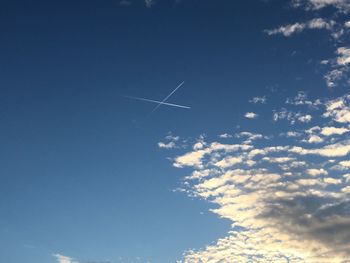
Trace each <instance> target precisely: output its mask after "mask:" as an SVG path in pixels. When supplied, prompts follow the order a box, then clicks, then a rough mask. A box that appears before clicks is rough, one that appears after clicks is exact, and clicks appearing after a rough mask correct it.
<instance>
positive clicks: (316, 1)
mask: <svg viewBox="0 0 350 263" xmlns="http://www.w3.org/2000/svg"><path fill="white" fill-rule="evenodd" d="M293 5H294V6H295V7H300V6H305V7H306V8H307V9H314V10H318V9H322V8H325V7H328V6H333V7H335V8H337V9H338V10H339V11H341V12H345V13H347V12H349V11H350V3H349V1H348V0H293Z"/></svg>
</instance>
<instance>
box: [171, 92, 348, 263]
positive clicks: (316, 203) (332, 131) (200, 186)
mask: <svg viewBox="0 0 350 263" xmlns="http://www.w3.org/2000/svg"><path fill="white" fill-rule="evenodd" d="M349 96H350V95H344V96H342V97H339V98H336V99H333V100H322V101H323V102H322V103H320V104H319V105H318V107H319V110H318V111H317V114H318V115H319V116H315V118H317V119H319V120H320V122H319V123H318V126H311V127H307V128H305V130H303V131H300V130H299V131H296V130H294V129H293V127H291V126H289V130H288V131H287V132H285V133H282V134H283V136H287V134H288V140H287V141H288V144H286V145H279V144H276V143H277V142H276V141H274V140H265V141H264V144H262V145H264V146H262V147H258V146H255V145H253V144H245V141H246V140H247V138H250V137H254V136H255V137H256V138H259V139H264V138H270V136H266V135H264V134H263V133H253V132H249V131H244V132H240V133H238V134H236V135H234V136H233V137H232V136H231V137H230V138H232V140H234V141H235V143H234V144H222V143H221V142H220V141H211V142H210V141H204V139H203V141H202V145H203V146H202V147H201V148H196V147H191V149H190V150H189V151H188V152H185V153H184V154H182V155H180V156H177V157H175V158H174V166H176V167H179V168H181V167H190V168H192V169H193V172H192V173H191V175H190V176H187V177H185V178H184V180H185V184H184V187H185V188H184V192H185V193H188V194H189V195H190V196H191V197H197V198H200V199H203V200H207V201H208V202H211V203H212V204H213V205H214V207H215V208H213V209H211V211H212V212H213V213H215V214H217V215H218V216H219V217H221V218H225V219H228V220H230V222H231V223H232V227H231V229H230V231H229V232H228V233H227V235H226V237H223V238H220V239H219V240H217V241H216V242H214V243H212V244H211V245H208V246H206V247H204V248H202V249H198V250H188V251H187V252H186V253H185V255H184V262H188V263H192V262H193V263H196V262H237V263H245V262H310V263H316V262H317V263H319V262H320V263H321V262H323V263H329V262H334V263H345V262H348V261H349V260H350V238H349V236H350V212H349V211H350V201H349V198H350V187H349V184H348V183H349V181H350V175H349V174H348V173H347V174H344V171H347V170H348V169H350V162H349V161H348V156H349V154H350V138H349V137H347V132H346V131H345V130H344V129H348V128H347V127H337V126H330V125H329V123H330V122H335V123H342V122H339V121H343V117H344V116H343V114H340V112H341V111H343V110H344V109H347V107H348V106H349V105H348V99H349ZM320 101H321V100H320ZM301 105H306V104H301ZM307 109H308V110H313V111H314V109H313V108H310V107H307ZM314 114H316V113H315V112H314ZM292 115H293V117H294V118H295V120H296V121H298V120H297V119H298V118H297V117H295V116H307V115H310V114H308V113H307V112H306V113H302V114H301V113H300V114H299V115H295V114H292ZM310 116H311V115H310ZM319 117H321V118H319ZM305 125H307V123H305ZM312 136H318V137H319V138H321V140H322V143H323V145H322V146H317V145H308V146H309V147H302V146H300V142H301V141H303V140H309V139H310V138H312ZM221 137H223V138H221ZM221 137H219V139H225V138H226V137H227V136H221ZM216 138H218V137H216ZM333 139H336V140H335V141H334V140H333ZM196 143H197V142H195V143H194V145H195V144H196ZM259 145H260V144H259ZM330 157H331V158H332V161H330V160H329V158H330ZM335 165H336V166H341V167H343V169H334V167H335Z"/></svg>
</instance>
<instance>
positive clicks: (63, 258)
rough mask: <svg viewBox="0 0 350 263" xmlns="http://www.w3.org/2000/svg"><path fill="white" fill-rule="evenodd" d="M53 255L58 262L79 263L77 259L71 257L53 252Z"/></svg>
mask: <svg viewBox="0 0 350 263" xmlns="http://www.w3.org/2000/svg"><path fill="white" fill-rule="evenodd" d="M53 256H54V257H55V258H56V260H57V262H58V263H79V262H78V261H75V260H73V258H70V257H67V256H63V255H60V254H54V255H53Z"/></svg>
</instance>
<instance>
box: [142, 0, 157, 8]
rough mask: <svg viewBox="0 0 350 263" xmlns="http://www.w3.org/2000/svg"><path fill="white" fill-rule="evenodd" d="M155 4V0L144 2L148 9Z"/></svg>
mask: <svg viewBox="0 0 350 263" xmlns="http://www.w3.org/2000/svg"><path fill="white" fill-rule="evenodd" d="M155 4H156V2H155V0H145V5H146V7H148V8H151V7H152V6H154V5H155Z"/></svg>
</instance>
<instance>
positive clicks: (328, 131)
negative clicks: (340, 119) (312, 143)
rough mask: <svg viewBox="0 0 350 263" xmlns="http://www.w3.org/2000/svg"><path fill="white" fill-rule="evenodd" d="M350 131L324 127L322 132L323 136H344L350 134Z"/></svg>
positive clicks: (342, 128)
mask: <svg viewBox="0 0 350 263" xmlns="http://www.w3.org/2000/svg"><path fill="white" fill-rule="evenodd" d="M349 131H350V130H349V129H347V128H344V127H341V128H337V127H323V128H322V130H321V132H320V133H321V134H322V135H324V136H331V135H342V134H344V133H347V132H349Z"/></svg>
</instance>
